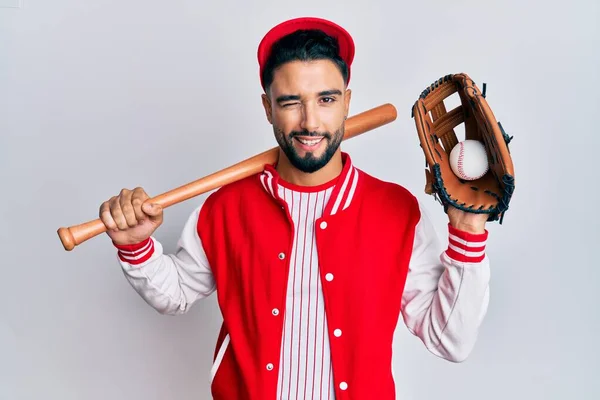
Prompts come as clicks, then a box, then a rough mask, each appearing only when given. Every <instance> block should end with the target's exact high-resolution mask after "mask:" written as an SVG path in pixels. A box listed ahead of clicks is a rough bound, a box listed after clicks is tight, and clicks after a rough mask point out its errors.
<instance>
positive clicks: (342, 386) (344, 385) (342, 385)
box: [340, 382, 348, 390]
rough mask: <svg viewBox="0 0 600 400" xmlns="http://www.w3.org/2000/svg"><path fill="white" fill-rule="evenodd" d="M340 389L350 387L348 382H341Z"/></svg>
mask: <svg viewBox="0 0 600 400" xmlns="http://www.w3.org/2000/svg"><path fill="white" fill-rule="evenodd" d="M340 389H342V390H346V389H348V384H347V383H346V382H342V383H340Z"/></svg>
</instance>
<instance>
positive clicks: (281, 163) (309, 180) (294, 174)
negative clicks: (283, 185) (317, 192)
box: [275, 149, 343, 186]
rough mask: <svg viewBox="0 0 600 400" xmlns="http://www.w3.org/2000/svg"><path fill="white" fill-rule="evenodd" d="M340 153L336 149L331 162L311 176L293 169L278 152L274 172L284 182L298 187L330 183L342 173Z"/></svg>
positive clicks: (281, 153) (280, 152) (288, 161)
mask: <svg viewBox="0 0 600 400" xmlns="http://www.w3.org/2000/svg"><path fill="white" fill-rule="evenodd" d="M342 169H343V163H342V152H341V150H340V149H338V150H337V151H336V152H335V154H334V155H333V157H332V158H331V160H329V162H328V163H327V165H325V166H324V167H323V168H321V169H320V170H318V171H315V172H313V173H312V174H309V173H306V172H303V171H301V170H299V169H298V168H296V167H294V166H293V165H292V164H291V163H290V160H289V159H288V158H287V156H286V155H285V153H284V152H283V151H282V150H281V149H280V150H279V160H278V162H277V166H276V168H275V170H276V171H277V173H278V174H279V176H280V177H281V179H283V180H284V181H286V182H289V183H291V184H294V185H298V186H318V185H322V184H324V183H327V182H329V181H331V180H332V179H334V178H336V177H337V176H339V175H340V174H341V173H342Z"/></svg>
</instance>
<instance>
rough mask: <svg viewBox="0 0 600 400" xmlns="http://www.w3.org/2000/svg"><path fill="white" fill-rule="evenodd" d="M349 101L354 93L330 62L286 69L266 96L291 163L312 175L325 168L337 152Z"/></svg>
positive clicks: (267, 108) (269, 114)
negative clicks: (351, 92) (346, 87)
mask: <svg viewBox="0 0 600 400" xmlns="http://www.w3.org/2000/svg"><path fill="white" fill-rule="evenodd" d="M349 102H350V90H349V89H345V85H344V78H343V76H342V74H341V72H340V70H339V69H338V68H337V67H336V66H335V64H334V63H333V62H331V61H329V60H316V61H309V62H304V61H292V62H289V63H286V64H284V65H282V66H281V67H279V68H278V69H277V70H276V71H275V73H274V76H273V83H272V84H271V87H270V88H269V93H267V94H265V95H263V105H264V107H265V112H266V114H267V119H268V120H269V122H270V123H271V124H272V125H273V132H274V133H275V138H276V139H277V143H279V146H280V147H281V149H282V150H283V152H284V153H285V155H286V156H287V158H288V159H289V160H290V162H291V164H292V165H293V166H294V167H296V168H298V169H299V170H301V171H303V172H307V173H311V172H315V171H317V170H319V169H321V168H322V167H323V166H325V165H326V164H327V163H328V162H329V160H331V158H332V157H333V155H334V154H335V153H336V151H337V150H338V148H339V146H340V143H341V142H342V139H343V137H344V119H345V117H346V116H347V115H348V106H349Z"/></svg>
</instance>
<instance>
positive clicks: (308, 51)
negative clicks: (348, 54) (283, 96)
mask: <svg viewBox="0 0 600 400" xmlns="http://www.w3.org/2000/svg"><path fill="white" fill-rule="evenodd" d="M313 60H330V61H332V62H333V63H334V64H335V65H336V66H337V67H338V69H339V70H340V72H341V73H342V76H343V77H344V83H348V65H347V64H346V62H345V61H344V60H343V59H342V58H341V57H340V46H339V44H338V41H337V39H335V38H334V37H332V36H329V35H327V34H326V33H325V32H323V31H321V30H319V29H302V30H297V31H295V32H293V33H290V34H289V35H286V36H284V37H282V38H281V39H279V40H278V41H276V42H275V43H274V44H273V47H272V49H271V54H270V55H269V58H268V59H267V61H266V63H265V67H264V70H263V74H262V77H261V78H262V80H263V83H264V89H265V91H268V90H269V87H270V86H271V84H272V83H273V76H274V74H275V70H276V69H277V68H278V67H280V66H281V65H283V64H285V63H288V62H290V61H313Z"/></svg>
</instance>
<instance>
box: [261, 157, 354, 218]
mask: <svg viewBox="0 0 600 400" xmlns="http://www.w3.org/2000/svg"><path fill="white" fill-rule="evenodd" d="M342 164H343V167H342V172H341V173H340V175H339V176H338V177H337V180H336V182H335V186H334V188H333V192H332V193H331V197H330V199H329V201H328V202H327V205H326V206H325V210H324V215H335V214H336V213H338V212H340V211H343V210H345V209H347V208H348V207H349V206H350V204H352V200H353V199H354V197H355V193H356V187H357V185H358V181H359V176H360V174H359V170H358V169H357V168H356V167H354V165H352V160H351V159H350V155H348V154H347V153H344V152H342ZM259 179H260V182H261V183H262V186H263V188H264V189H265V191H266V192H267V193H268V194H269V195H270V196H271V197H272V198H273V199H275V200H277V201H279V202H284V200H283V199H282V198H281V197H280V196H279V180H280V176H279V174H278V173H277V170H276V169H275V164H273V165H271V164H265V167H264V170H263V172H261V173H260V174H259Z"/></svg>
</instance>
